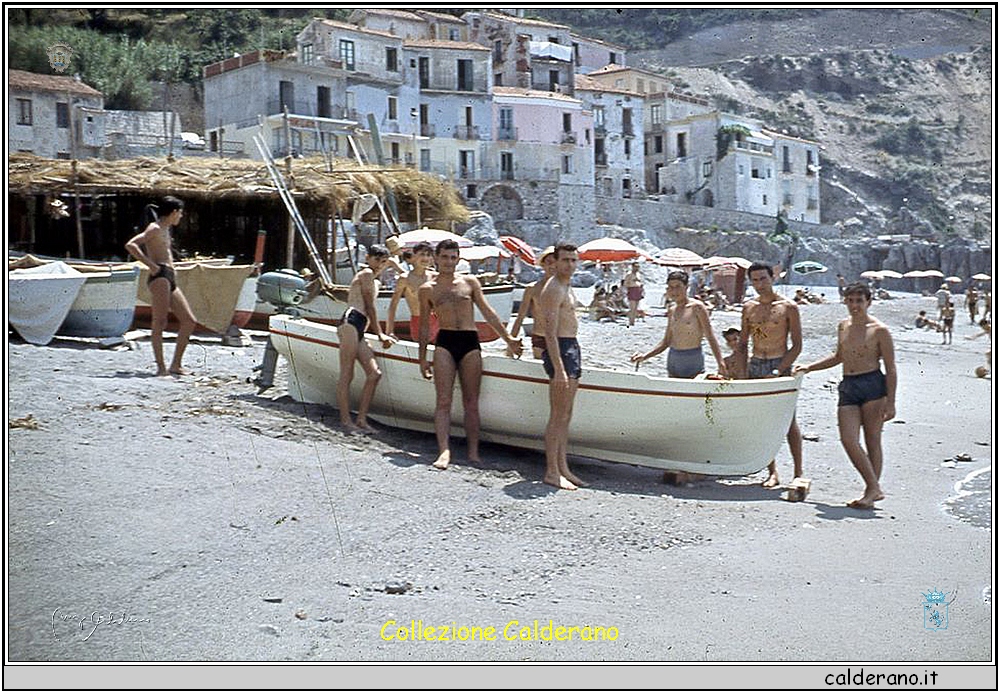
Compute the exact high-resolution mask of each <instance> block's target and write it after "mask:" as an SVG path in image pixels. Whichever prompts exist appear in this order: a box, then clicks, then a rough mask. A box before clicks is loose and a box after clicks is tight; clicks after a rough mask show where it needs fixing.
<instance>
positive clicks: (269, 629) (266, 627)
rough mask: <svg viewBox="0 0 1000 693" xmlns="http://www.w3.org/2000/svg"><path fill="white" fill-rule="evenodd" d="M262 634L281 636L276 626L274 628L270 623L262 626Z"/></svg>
mask: <svg viewBox="0 0 1000 693" xmlns="http://www.w3.org/2000/svg"><path fill="white" fill-rule="evenodd" d="M260 632H261V633H267V634H268V635H273V636H275V637H280V636H281V633H279V632H278V629H277V628H275V627H274V626H272V625H271V624H270V623H264V624H262V625H261V626H260Z"/></svg>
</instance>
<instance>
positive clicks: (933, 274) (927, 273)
mask: <svg viewBox="0 0 1000 693" xmlns="http://www.w3.org/2000/svg"><path fill="white" fill-rule="evenodd" d="M924 276H925V277H940V278H941V279H944V272H942V271H941V270H924Z"/></svg>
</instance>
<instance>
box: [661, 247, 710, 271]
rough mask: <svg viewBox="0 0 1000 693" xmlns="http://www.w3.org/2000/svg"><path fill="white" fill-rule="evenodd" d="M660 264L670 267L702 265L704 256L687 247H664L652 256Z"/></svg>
mask: <svg viewBox="0 0 1000 693" xmlns="http://www.w3.org/2000/svg"><path fill="white" fill-rule="evenodd" d="M654 258H655V260H656V261H657V262H658V263H660V264H661V265H670V266H671V267H702V266H703V265H704V264H705V262H706V261H705V258H703V257H702V256H701V255H699V254H698V253H696V252H694V251H692V250H688V249H687V248H664V249H663V250H661V251H660V252H658V253H657V254H656V255H655V256H654Z"/></svg>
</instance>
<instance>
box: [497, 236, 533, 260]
mask: <svg viewBox="0 0 1000 693" xmlns="http://www.w3.org/2000/svg"><path fill="white" fill-rule="evenodd" d="M500 243H502V244H503V247H504V248H506V249H507V250H509V251H510V252H512V253H514V254H515V255H517V256H518V257H519V258H520V259H521V260H522V261H524V262H526V263H528V264H529V265H537V264H538V261H537V260H536V259H535V251H534V250H532V248H531V246H530V245H528V244H527V243H525V242H524V241H522V240H521V239H520V238H517V237H516V236H500Z"/></svg>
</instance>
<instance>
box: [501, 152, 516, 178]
mask: <svg viewBox="0 0 1000 693" xmlns="http://www.w3.org/2000/svg"><path fill="white" fill-rule="evenodd" d="M500 178H501V179H502V180H514V153H513V152H500Z"/></svg>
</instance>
